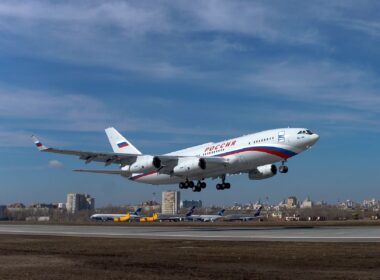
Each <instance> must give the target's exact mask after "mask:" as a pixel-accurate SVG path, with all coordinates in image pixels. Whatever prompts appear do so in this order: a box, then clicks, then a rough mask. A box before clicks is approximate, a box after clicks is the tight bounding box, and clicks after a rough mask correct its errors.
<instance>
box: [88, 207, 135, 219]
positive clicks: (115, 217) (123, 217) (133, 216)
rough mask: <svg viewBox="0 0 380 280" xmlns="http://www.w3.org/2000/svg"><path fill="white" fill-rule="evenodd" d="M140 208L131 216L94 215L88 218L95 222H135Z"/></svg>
mask: <svg viewBox="0 0 380 280" xmlns="http://www.w3.org/2000/svg"><path fill="white" fill-rule="evenodd" d="M141 210H142V208H138V209H137V210H136V211H135V212H134V213H133V214H131V213H128V214H94V215H92V216H91V217H90V219H91V220H97V221H103V222H105V221H115V222H123V221H124V222H125V221H129V220H136V219H139V218H140V213H141Z"/></svg>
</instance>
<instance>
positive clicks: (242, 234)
mask: <svg viewBox="0 0 380 280" xmlns="http://www.w3.org/2000/svg"><path fill="white" fill-rule="evenodd" d="M0 234H16V235H52V236H80V237H108V238H141V239H183V240H224V241H309V242H380V227H375V226H372V227H364V226H363V227H315V228H294V227H292V228H287V227H180V226H167V227H165V226H152V227H150V226H103V225H102V226H73V225H12V224H3V225H0Z"/></svg>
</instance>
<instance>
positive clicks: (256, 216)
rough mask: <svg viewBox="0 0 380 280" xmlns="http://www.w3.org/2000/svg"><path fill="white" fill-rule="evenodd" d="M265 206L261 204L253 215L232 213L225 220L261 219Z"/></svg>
mask: <svg viewBox="0 0 380 280" xmlns="http://www.w3.org/2000/svg"><path fill="white" fill-rule="evenodd" d="M262 209H263V206H260V207H259V208H258V209H257V210H256V212H255V213H254V214H253V215H247V214H232V215H228V216H226V217H224V218H223V220H224V221H252V220H261V219H262V218H263V216H261V215H260V214H261V210H262Z"/></svg>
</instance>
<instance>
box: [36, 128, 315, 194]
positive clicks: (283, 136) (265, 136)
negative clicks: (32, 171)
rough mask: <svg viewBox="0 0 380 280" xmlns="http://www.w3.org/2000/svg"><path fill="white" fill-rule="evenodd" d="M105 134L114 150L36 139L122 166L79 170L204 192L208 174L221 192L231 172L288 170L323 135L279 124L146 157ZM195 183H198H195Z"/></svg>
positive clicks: (113, 133)
mask: <svg viewBox="0 0 380 280" xmlns="http://www.w3.org/2000/svg"><path fill="white" fill-rule="evenodd" d="M105 131H106V134H107V136H108V139H109V141H110V143H111V146H112V149H113V151H114V152H113V153H110V152H100V153H98V152H86V151H78V150H63V149H56V148H48V147H46V146H45V145H43V144H42V143H41V142H40V141H39V140H38V139H37V138H36V137H35V136H32V139H33V141H34V143H35V145H36V146H37V148H38V149H39V150H40V151H42V152H51V153H58V154H66V155H74V156H79V158H80V159H81V160H84V161H85V162H86V163H90V162H92V161H96V162H103V163H105V165H106V166H108V165H111V164H117V165H118V166H119V167H120V169H119V170H82V169H79V170H75V171H79V172H92V173H104V174H116V175H121V176H123V177H126V178H128V179H129V180H132V181H135V182H140V183H146V184H152V185H164V184H165V185H166V184H179V188H180V189H187V188H191V189H192V190H193V191H194V192H200V191H201V190H202V189H204V188H205V187H206V183H205V182H204V180H205V179H207V178H213V179H217V178H220V179H221V183H218V184H217V185H216V188H217V189H218V190H224V189H229V188H230V186H231V185H230V183H227V182H226V181H225V180H226V175H232V174H241V173H247V174H248V178H249V179H250V180H261V179H266V178H270V177H272V176H274V175H276V174H277V167H276V165H275V163H277V162H280V163H281V165H280V166H279V168H278V170H279V172H280V173H287V172H288V167H287V166H286V165H285V162H286V161H287V160H288V159H289V158H291V157H293V156H296V155H298V154H300V153H302V152H303V151H305V150H307V149H309V148H310V147H311V146H313V145H314V144H315V143H316V142H317V141H318V139H319V136H318V135H317V134H315V133H313V132H311V131H310V130H308V129H305V128H280V129H272V130H267V131H263V132H259V133H254V134H249V135H245V136H241V137H238V138H233V139H230V140H225V141H221V142H217V143H213V142H210V143H206V144H202V145H198V146H194V147H190V148H187V149H183V150H179V151H176V152H172V153H169V154H164V155H143V154H142V153H141V152H140V151H139V150H138V149H136V148H135V147H134V146H133V145H132V144H131V143H130V142H129V141H128V140H127V139H125V138H124V137H123V136H122V135H121V134H120V133H119V132H118V131H117V130H116V129H115V128H113V127H110V128H107V129H106V130H105ZM194 181H195V182H196V183H194Z"/></svg>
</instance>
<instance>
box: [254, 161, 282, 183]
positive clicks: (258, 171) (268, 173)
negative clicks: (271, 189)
mask: <svg viewBox="0 0 380 280" xmlns="http://www.w3.org/2000/svg"><path fill="white" fill-rule="evenodd" d="M276 174H277V167H276V165H274V164H267V165H263V166H259V167H257V168H255V169H253V170H251V171H250V172H249V173H248V177H249V179H250V180H262V179H267V178H270V177H273V176H274V175H276Z"/></svg>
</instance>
